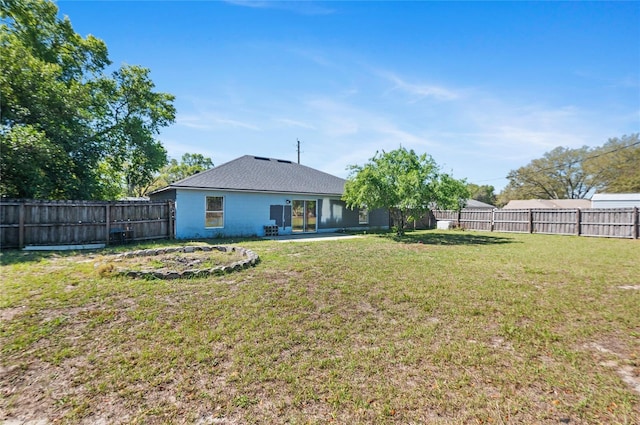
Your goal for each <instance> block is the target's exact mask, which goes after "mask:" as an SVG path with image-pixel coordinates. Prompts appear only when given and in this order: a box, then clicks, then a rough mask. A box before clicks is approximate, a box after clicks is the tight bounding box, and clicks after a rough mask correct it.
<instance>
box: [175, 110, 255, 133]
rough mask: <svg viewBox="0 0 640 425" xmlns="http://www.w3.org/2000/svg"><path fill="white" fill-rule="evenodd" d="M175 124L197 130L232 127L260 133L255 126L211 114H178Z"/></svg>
mask: <svg viewBox="0 0 640 425" xmlns="http://www.w3.org/2000/svg"><path fill="white" fill-rule="evenodd" d="M176 124H178V125H181V126H184V127H188V128H193V129H197V130H214V129H219V128H223V127H234V128H244V129H247V130H254V131H260V128H259V127H258V126H256V125H253V124H250V123H247V122H243V121H239V120H234V119H231V118H226V117H222V116H219V115H217V114H216V113H213V112H208V113H202V114H195V115H181V114H178V116H177V117H176Z"/></svg>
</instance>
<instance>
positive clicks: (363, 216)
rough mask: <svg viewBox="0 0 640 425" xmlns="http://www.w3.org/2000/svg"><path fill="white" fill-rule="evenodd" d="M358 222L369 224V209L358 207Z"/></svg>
mask: <svg viewBox="0 0 640 425" xmlns="http://www.w3.org/2000/svg"><path fill="white" fill-rule="evenodd" d="M358 223H359V224H369V210H368V209H366V208H360V210H358Z"/></svg>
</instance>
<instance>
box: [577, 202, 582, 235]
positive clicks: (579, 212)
mask: <svg viewBox="0 0 640 425" xmlns="http://www.w3.org/2000/svg"><path fill="white" fill-rule="evenodd" d="M581 221H582V210H581V209H580V208H578V209H577V210H576V235H578V236H580V222H581Z"/></svg>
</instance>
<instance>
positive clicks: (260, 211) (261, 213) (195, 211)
mask: <svg viewBox="0 0 640 425" xmlns="http://www.w3.org/2000/svg"><path fill="white" fill-rule="evenodd" d="M207 196H222V197H224V227H222V228H206V227H205V209H206V197H207ZM293 199H297V200H315V201H319V202H318V210H317V214H318V216H319V217H318V229H317V231H318V232H332V231H336V230H338V229H340V228H344V227H345V226H335V227H331V226H330V225H328V224H329V223H326V222H325V221H324V220H323V219H322V213H323V211H322V210H321V207H320V205H329V204H330V203H335V202H339V198H337V197H336V198H331V197H321V196H313V195H291V194H273V193H256V192H251V193H247V192H227V191H210V190H180V189H178V190H176V237H177V238H179V239H191V238H193V239H199V238H214V237H239V236H254V235H255V236H264V226H266V225H273V224H276V223H275V221H274V220H271V219H270V213H271V210H270V207H271V205H282V206H285V205H291V204H287V200H289V201H291V200H293ZM336 212H337V211H335V210H334V216H335V213H336ZM336 224H339V223H336ZM290 233H291V227H286V228H282V227H281V228H279V234H281V235H286V234H290Z"/></svg>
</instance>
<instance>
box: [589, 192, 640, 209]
mask: <svg viewBox="0 0 640 425" xmlns="http://www.w3.org/2000/svg"><path fill="white" fill-rule="evenodd" d="M633 207H638V208H640V193H596V194H595V195H593V196H592V197H591V208H633Z"/></svg>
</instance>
